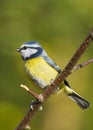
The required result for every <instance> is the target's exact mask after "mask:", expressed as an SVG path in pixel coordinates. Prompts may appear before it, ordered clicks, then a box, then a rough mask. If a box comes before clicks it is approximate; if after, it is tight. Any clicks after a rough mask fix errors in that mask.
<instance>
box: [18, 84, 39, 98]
mask: <svg viewBox="0 0 93 130" xmlns="http://www.w3.org/2000/svg"><path fill="white" fill-rule="evenodd" d="M20 87H21V88H24V89H25V90H26V91H27V92H28V93H30V94H31V95H32V96H33V97H35V98H36V99H38V100H39V96H38V94H37V93H35V92H34V91H32V90H31V89H29V88H28V87H27V86H26V85H24V84H21V85H20Z"/></svg>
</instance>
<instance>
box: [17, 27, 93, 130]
mask: <svg viewBox="0 0 93 130" xmlns="http://www.w3.org/2000/svg"><path fill="white" fill-rule="evenodd" d="M91 40H93V29H92V30H91V31H90V33H89V34H88V36H87V37H86V39H85V40H84V42H83V43H82V44H81V45H80V47H79V48H78V50H77V51H76V52H75V54H74V55H73V57H72V58H71V60H70V61H69V62H68V64H67V65H66V67H65V68H64V70H63V71H62V73H60V74H59V76H58V77H57V78H56V79H55V80H54V82H53V83H52V84H51V85H50V86H49V87H47V89H46V90H45V91H44V92H43V93H42V97H43V101H46V100H47V98H48V97H49V96H50V95H51V94H52V93H53V92H54V91H55V90H56V89H57V87H58V86H59V85H60V84H61V82H62V81H63V80H64V79H65V78H66V77H67V76H68V75H69V74H70V73H71V71H72V69H73V67H74V66H75V64H76V63H77V62H78V60H79V59H80V57H81V56H82V54H83V53H84V52H85V50H86V49H87V47H88V46H89V45H90V42H91ZM41 105H43V102H40V101H38V102H37V103H36V104H33V109H30V110H29V111H28V113H27V114H26V115H25V117H24V118H23V120H22V121H21V122H20V123H19V125H18V126H17V128H16V129H15V130H23V129H24V128H25V127H26V126H27V125H28V123H29V122H30V120H31V119H32V117H33V116H34V115H35V113H36V112H37V111H38V110H39V108H40V106H41Z"/></svg>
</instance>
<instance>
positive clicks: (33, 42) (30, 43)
mask: <svg viewBox="0 0 93 130" xmlns="http://www.w3.org/2000/svg"><path fill="white" fill-rule="evenodd" d="M25 44H28V45H32V44H39V43H38V42H36V41H29V42H26V43H25Z"/></svg>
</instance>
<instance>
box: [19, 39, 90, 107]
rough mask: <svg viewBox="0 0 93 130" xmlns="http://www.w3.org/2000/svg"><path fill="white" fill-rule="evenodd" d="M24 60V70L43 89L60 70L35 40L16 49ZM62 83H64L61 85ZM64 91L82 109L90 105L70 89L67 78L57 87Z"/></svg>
mask: <svg viewBox="0 0 93 130" xmlns="http://www.w3.org/2000/svg"><path fill="white" fill-rule="evenodd" d="M17 51H18V52H20V54H21V56H22V60H23V61H24V66H25V71H26V73H27V75H28V76H29V77H30V79H31V80H32V81H33V83H34V84H35V85H36V86H39V87H40V88H42V89H44V88H46V87H48V86H49V85H50V84H51V82H52V81H53V80H54V79H55V78H56V77H57V75H58V74H59V73H60V72H61V71H62V70H61V69H60V67H59V66H58V65H57V64H56V63H55V62H54V61H53V60H52V59H51V58H50V57H49V56H48V54H47V53H46V51H45V50H44V49H43V48H42V46H41V45H40V44H39V43H38V42H36V41H30V42H26V43H24V44H22V45H21V47H20V48H18V49H17ZM63 84H64V85H63ZM59 88H60V89H63V91H64V93H65V94H66V95H67V96H68V97H69V98H71V99H72V100H73V101H74V102H76V103H77V104H78V105H79V106H80V107H81V108H82V109H86V108H88V107H89V106H90V103H89V102H88V101H87V100H85V99H84V98H82V97H81V96H80V95H79V94H77V93H76V92H75V91H74V90H72V89H71V87H70V85H69V83H68V82H67V80H64V83H62V85H61V86H60V87H59Z"/></svg>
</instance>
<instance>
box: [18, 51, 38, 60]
mask: <svg viewBox="0 0 93 130" xmlns="http://www.w3.org/2000/svg"><path fill="white" fill-rule="evenodd" d="M37 51H38V50H36V49H26V50H22V52H21V55H22V56H23V57H24V58H26V57H30V56H31V55H33V54H35V53H37Z"/></svg>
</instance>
